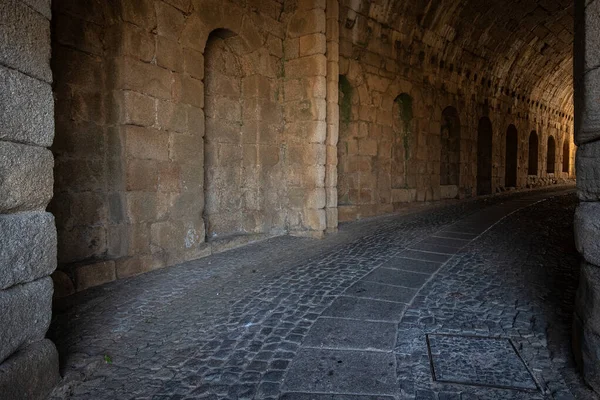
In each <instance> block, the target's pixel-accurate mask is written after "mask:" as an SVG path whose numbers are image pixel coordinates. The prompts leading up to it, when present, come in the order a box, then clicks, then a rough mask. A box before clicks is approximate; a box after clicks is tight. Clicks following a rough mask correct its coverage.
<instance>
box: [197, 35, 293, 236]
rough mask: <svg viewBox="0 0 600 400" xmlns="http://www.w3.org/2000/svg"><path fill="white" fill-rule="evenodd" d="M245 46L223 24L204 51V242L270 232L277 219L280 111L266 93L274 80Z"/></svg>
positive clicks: (279, 177)
mask: <svg viewBox="0 0 600 400" xmlns="http://www.w3.org/2000/svg"><path fill="white" fill-rule="evenodd" d="M245 51H247V50H246V48H245V46H244V42H243V40H240V37H239V36H238V35H237V34H235V33H234V32H232V31H229V30H224V29H217V30H215V31H213V32H212V33H211V34H210V36H209V38H208V41H207V44H206V49H205V51H204V60H205V80H204V82H205V118H206V130H205V136H204V198H205V205H204V220H205V225H206V234H207V235H206V238H207V240H208V241H211V240H215V239H220V238H223V237H230V236H234V235H242V234H254V233H268V232H269V231H270V230H271V229H272V228H273V225H274V223H276V221H277V219H278V218H277V215H276V210H277V209H278V208H279V207H277V202H278V201H279V200H278V198H277V196H276V194H277V189H276V188H277V187H278V186H281V185H278V181H280V180H281V175H280V173H279V171H278V169H279V168H278V167H277V164H278V163H279V150H278V146H277V142H278V135H279V133H280V132H279V129H278V125H279V124H278V123H279V121H278V120H279V119H280V115H279V113H278V111H277V109H278V106H277V105H275V103H274V102H273V101H272V100H271V99H270V98H269V96H270V94H269V93H270V91H271V89H273V88H272V83H273V82H272V80H271V79H270V78H269V77H267V76H263V75H261V73H260V72H261V71H258V70H256V68H255V67H254V66H253V64H252V63H251V62H249V60H248V59H247V58H245V53H244V52H245ZM261 87H263V88H264V90H260V88H261ZM265 110H271V112H269V113H265ZM279 183H281V182H279Z"/></svg>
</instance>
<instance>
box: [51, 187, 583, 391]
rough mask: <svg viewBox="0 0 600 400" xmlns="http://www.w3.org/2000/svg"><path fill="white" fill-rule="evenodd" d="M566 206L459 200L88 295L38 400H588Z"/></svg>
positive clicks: (60, 330)
mask: <svg viewBox="0 0 600 400" xmlns="http://www.w3.org/2000/svg"><path fill="white" fill-rule="evenodd" d="M542 200H545V201H542ZM575 205H576V198H575V196H574V195H573V194H572V192H570V191H565V190H564V189H558V190H546V191H536V192H528V193H519V194H513V195H510V196H498V197H493V198H488V199H482V200H476V201H468V202H461V203H456V204H454V205H451V206H444V207H437V208H435V209H427V210H423V211H418V212H415V213H412V214H408V215H394V216H386V217H380V218H375V219H371V220H367V221H362V222H358V223H352V224H346V225H344V226H342V228H341V230H340V233H338V234H336V235H332V236H330V237H328V238H326V239H325V240H322V241H314V240H310V239H299V238H290V237H280V238H274V239H271V240H268V241H265V242H262V243H256V244H252V245H249V246H247V247H244V248H242V249H238V250H233V251H230V252H227V253H223V254H220V255H216V256H212V257H209V258H205V259H202V260H198V261H194V262H190V263H187V264H184V265H181V266H177V267H173V268H169V269H165V270H161V271H156V272H153V273H150V274H146V275H144V276H140V277H137V278H132V279H129V280H125V281H119V282H115V283H112V284H108V285H105V286H103V287H100V288H95V289H92V290H89V291H87V292H84V293H81V294H79V295H76V296H73V297H71V298H69V299H67V300H66V301H64V302H62V304H59V305H58V306H57V311H56V315H55V318H54V321H53V326H52V328H51V332H50V336H51V338H52V339H53V340H54V341H55V343H57V346H58V348H59V351H60V354H61V360H62V363H63V365H62V373H63V375H64V379H63V382H62V384H61V385H60V387H58V388H57V389H56V390H55V392H54V393H53V395H52V396H51V398H52V399H53V400H58V399H94V400H95V399H157V400H158V399H253V398H256V399H276V398H282V399H287V400H311V399H314V400H325V399H332V400H341V399H355V400H367V399H368V400H375V399H394V398H396V399H436V400H450V399H465V400H469V399H478V398H479V399H493V398H498V399H546V398H547V399H551V398H556V399H571V398H576V399H595V397H594V396H593V394H592V393H591V392H589V391H588V390H587V389H586V388H585V386H584V385H583V384H582V382H581V381H580V379H579V377H578V375H577V374H576V372H575V370H574V367H573V365H572V362H571V359H570V356H569V354H570V353H569V328H570V316H571V313H572V303H573V294H574V291H575V288H576V285H577V276H578V256H577V253H576V251H575V249H574V246H573V240H572V220H573V212H574V208H575ZM525 207H526V208H525ZM511 213H512V214H511ZM507 215H508V217H507V218H505V219H503V218H504V217H505V216H507ZM490 228H491V229H490ZM107 360H108V361H109V362H107ZM457 366H460V368H458V367H457ZM432 373H433V374H435V379H436V380H435V381H434V380H433V378H432V376H433V375H432Z"/></svg>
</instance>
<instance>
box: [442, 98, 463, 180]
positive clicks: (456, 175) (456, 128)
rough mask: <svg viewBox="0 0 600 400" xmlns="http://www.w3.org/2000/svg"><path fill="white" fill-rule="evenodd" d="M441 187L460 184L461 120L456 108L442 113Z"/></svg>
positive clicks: (447, 109) (449, 108) (446, 109)
mask: <svg viewBox="0 0 600 400" xmlns="http://www.w3.org/2000/svg"><path fill="white" fill-rule="evenodd" d="M441 122H442V127H441V133H440V144H441V152H440V153H441V154H440V185H442V186H445V185H455V186H458V185H459V184H460V118H459V116H458V111H457V110H456V108H454V107H446V108H445V109H444V111H442V121H441Z"/></svg>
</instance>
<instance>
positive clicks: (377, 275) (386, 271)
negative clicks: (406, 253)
mask: <svg viewBox="0 0 600 400" xmlns="http://www.w3.org/2000/svg"><path fill="white" fill-rule="evenodd" d="M429 277H430V275H429V274H423V273H418V272H409V271H402V270H398V269H390V268H377V269H376V270H374V271H373V272H371V273H370V274H368V275H367V276H365V277H364V278H363V280H365V281H368V282H375V283H384V284H386V285H394V286H401V287H408V288H413V289H417V288H420V287H421V286H423V284H424V283H425V282H427V280H428V279H429Z"/></svg>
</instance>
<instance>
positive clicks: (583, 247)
mask: <svg viewBox="0 0 600 400" xmlns="http://www.w3.org/2000/svg"><path fill="white" fill-rule="evenodd" d="M574 229H575V243H576V244H577V250H578V251H579V252H580V253H581V254H582V255H583V257H584V258H585V259H586V261H588V262H590V263H592V264H595V265H600V203H598V202H582V203H581V204H580V205H579V207H577V211H576V212H575V227H574Z"/></svg>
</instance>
